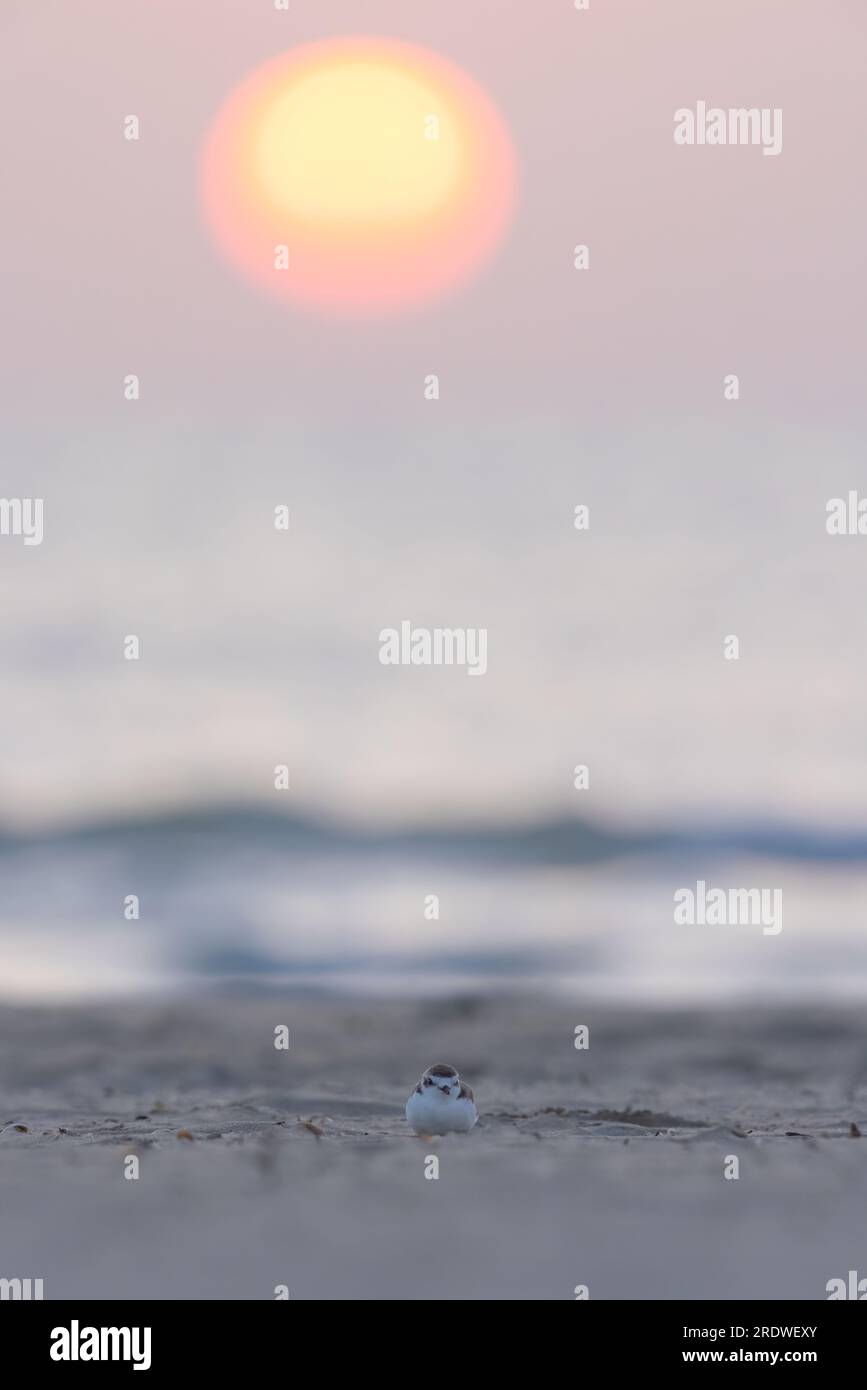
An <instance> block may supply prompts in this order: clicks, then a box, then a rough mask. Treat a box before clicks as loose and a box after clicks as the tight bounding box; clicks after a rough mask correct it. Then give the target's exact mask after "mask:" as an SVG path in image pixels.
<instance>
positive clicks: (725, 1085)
mask: <svg viewBox="0 0 867 1390" xmlns="http://www.w3.org/2000/svg"><path fill="white" fill-rule="evenodd" d="M578 1024H586V1025H588V1026H589V1028H590V1047H589V1049H587V1050H580V1051H579V1050H576V1048H575V1047H574V1030H575V1027H576V1025H578ZM281 1025H285V1026H286V1027H288V1029H289V1039H290V1046H289V1049H288V1050H277V1049H275V1047H274V1030H275V1028H278V1027H279V1026H281ZM434 1061H447V1062H451V1063H453V1064H454V1065H455V1066H457V1067H458V1068H459V1070H460V1071H461V1074H462V1075H463V1076H464V1077H465V1078H466V1079H467V1080H468V1081H469V1083H470V1085H472V1086H473V1088H474V1090H475V1093H476V1097H477V1100H478V1102H479V1109H480V1116H481V1118H480V1122H479V1125H478V1126H477V1127H476V1129H475V1130H474V1131H473V1132H472V1133H471V1134H469V1135H454V1136H448V1137H445V1138H438V1139H435V1140H424V1139H419V1138H417V1137H415V1136H413V1135H412V1134H411V1133H410V1131H409V1129H408V1126H407V1124H406V1121H405V1118H404V1114H403V1107H404V1103H405V1100H406V1096H407V1095H408V1093H409V1091H410V1089H411V1087H412V1085H413V1084H414V1082H415V1080H416V1079H417V1077H418V1075H419V1074H420V1073H421V1071H422V1070H423V1069H424V1067H425V1066H427V1065H430V1064H431V1063H432V1062H434ZM858 1131H861V1132H863V1133H864V1134H865V1135H867V1027H865V1024H864V1020H863V1017H859V1016H857V1015H856V1014H854V1013H850V1014H846V1013H845V1012H844V1011H840V1010H838V1011H835V1012H834V1013H833V1014H832V1013H830V1012H823V1011H816V1010H810V1009H802V1010H797V1011H796V1010H789V1011H785V1012H781V1011H776V1012H771V1013H763V1012H760V1011H758V1010H754V1011H750V1012H744V1011H733V1012H731V1013H726V1012H725V1011H721V1010H717V1011H715V1012H712V1013H711V1012H705V1013H697V1012H696V1013H689V1012H651V1011H648V1012H646V1013H643V1012H640V1011H635V1010H629V1011H624V1010H617V1009H613V1008H609V1007H602V1006H593V1007H592V1008H591V1007H588V1006H585V1007H583V1008H581V1007H576V1006H575V1005H572V1004H568V1003H567V1004H564V1003H563V1002H562V1001H555V1000H543V999H527V998H507V997H501V998H484V999H483V998H478V999H476V998H463V999H459V1000H453V1001H448V1002H444V1001H435V1002H423V1003H396V1002H393V1001H389V1002H378V1001H366V1000H357V999H356V1000H352V1001H347V1000H341V999H335V998H309V997H305V998H289V997H279V996H272V997H256V998H249V997H247V998H237V997H226V998H198V999H195V1000H191V1001H188V1002H180V1001H177V1002H171V1003H163V1004H155V1003H145V1002H136V1003H134V1004H123V1005H119V1004H117V1005H107V1004H100V1005H98V1006H93V1007H90V1008H83V1007H77V1006H76V1007H73V1006H66V1007H60V1008H51V1009H47V1008H35V1007H24V1008H11V1007H6V1008H3V1009H2V1010H0V1250H2V1264H3V1268H2V1269H0V1276H2V1277H6V1278H13V1277H20V1278H24V1277H30V1278H42V1279H43V1280H44V1290H45V1297H46V1298H49V1299H50V1298H66V1297H77V1298H78V1297H81V1298H106V1297H113V1298H122V1299H129V1298H169V1299H184V1298H208V1299H212V1298H213V1299H219V1298H227V1299H271V1298H274V1297H275V1289H277V1288H278V1287H279V1286H281V1285H285V1286H286V1287H287V1288H288V1291H289V1297H290V1298H301V1299H329V1300H330V1299H380V1298H384V1299H518V1300H524V1299H561V1298H565V1299H573V1298H574V1297H575V1289H576V1286H579V1285H586V1286H587V1288H588V1291H589V1296H590V1297H591V1298H648V1297H656V1298H660V1297H661V1298H676V1297H686V1298H697V1299H706V1298H735V1297H738V1298H744V1297H745V1298H754V1299H762V1298H796V1299H822V1298H825V1297H826V1296H827V1295H826V1292H825V1285H826V1283H827V1282H828V1280H829V1279H832V1278H834V1277H837V1276H845V1274H846V1272H847V1271H848V1270H849V1269H853V1268H856V1269H862V1270H863V1269H867V1215H865V1213H867V1143H865V1142H864V1141H863V1140H860V1139H859V1137H858ZM431 1155H433V1156H435V1157H437V1158H438V1160H439V1176H438V1178H437V1179H436V1180H431V1179H428V1178H426V1177H425V1170H426V1166H427V1167H429V1166H430V1165H429V1164H427V1162H426V1161H427V1159H428V1158H429V1156H431ZM131 1156H132V1157H136V1158H137V1159H138V1161H139V1164H138V1167H139V1176H138V1178H137V1179H135V1180H129V1179H126V1178H125V1177H124V1172H125V1168H128V1160H129V1158H130V1157H131ZM732 1157H736V1158H737V1159H738V1164H739V1176H738V1178H737V1179H736V1180H734V1179H727V1178H726V1177H725V1176H724V1170H725V1169H726V1167H727V1166H728V1167H729V1169H730V1168H731V1162H730V1160H731V1158H732Z"/></svg>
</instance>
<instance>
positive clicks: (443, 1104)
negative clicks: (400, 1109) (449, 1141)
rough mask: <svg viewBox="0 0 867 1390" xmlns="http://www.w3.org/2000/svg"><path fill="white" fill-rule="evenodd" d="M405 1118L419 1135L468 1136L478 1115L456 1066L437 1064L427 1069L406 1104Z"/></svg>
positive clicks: (471, 1096)
mask: <svg viewBox="0 0 867 1390" xmlns="http://www.w3.org/2000/svg"><path fill="white" fill-rule="evenodd" d="M406 1118H407V1120H408V1121H409V1123H410V1125H411V1126H412V1128H413V1129H414V1130H415V1132H416V1134H451V1133H453V1132H460V1133H465V1132H466V1131H467V1130H468V1129H472V1127H473V1125H474V1124H475V1123H476V1120H477V1119H478V1118H479V1112H478V1110H477V1109H476V1102H475V1099H474V1097H473V1093H472V1091H471V1090H470V1088H469V1086H465V1085H464V1083H463V1082H462V1081H461V1078H460V1077H459V1076H458V1074H457V1072H456V1071H455V1069H454V1067H449V1066H446V1064H445V1063H444V1062H437V1063H436V1065H435V1066H433V1067H428V1069H427V1071H426V1072H425V1074H424V1076H423V1077H422V1079H421V1081H420V1082H419V1083H418V1085H417V1086H416V1088H415V1090H414V1091H413V1093H412V1095H411V1096H410V1098H409V1100H408V1101H407V1103H406Z"/></svg>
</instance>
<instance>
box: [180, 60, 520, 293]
mask: <svg viewBox="0 0 867 1390" xmlns="http://www.w3.org/2000/svg"><path fill="white" fill-rule="evenodd" d="M514 185H515V171H514V159H513V155H512V149H511V145H510V142H509V138H508V135H507V134H506V131H505V128H504V126H503V123H502V121H501V119H500V117H499V116H498V114H497V112H496V110H495V109H494V107H493V105H492V104H491V102H490V100H489V98H488V97H487V96H486V95H485V94H484V92H483V91H482V90H481V88H480V87H479V86H477V84H476V83H475V82H473V81H472V80H471V79H470V78H469V77H467V76H466V74H464V73H462V72H461V71H460V70H459V69H458V68H456V67H454V66H453V65H452V64H451V63H448V62H446V61H445V60H444V59H443V58H440V57H438V56H437V55H436V54H433V53H430V52H428V51H427V50H425V49H421V48H417V47H415V46H414V45H411V44H407V43H402V42H398V41H396V40H392V39H368V38H353V39H339V40H326V41H324V42H322V43H315V44H309V45H305V46H304V47H300V48H298V49H295V50H293V51H292V52H290V53H287V54H284V55H282V56H281V57H279V58H276V59H274V60H273V61H272V62H269V63H266V64H265V66H264V67H261V68H259V69H257V71H255V72H254V73H252V74H251V76H250V77H249V78H248V79H247V80H246V81H245V82H243V83H242V84H241V86H239V87H238V88H237V89H236V90H235V91H234V92H233V93H232V94H231V96H230V97H229V98H228V100H227V101H226V102H225V104H224V106H223V107H222V109H221V110H220V111H219V113H218V114H217V118H216V120H215V122H214V125H213V127H212V129H211V131H210V135H209V137H208V141H207V145H206V148H205V152H204V157H203V162H202V196H203V200H204V205H205V210H206V213H207V217H208V221H209V223H210V225H211V228H212V230H213V233H214V235H215V237H216V240H217V242H218V244H219V246H220V247H221V249H222V250H223V251H224V253H225V254H226V255H227V256H228V258H229V259H230V261H231V262H232V263H233V264H234V265H236V266H237V267H239V268H240V269H241V270H242V271H243V272H244V273H245V274H246V275H247V276H249V277H250V278H251V279H253V280H254V281H255V282H256V283H257V284H259V285H260V286H262V287H263V288H265V289H266V290H267V291H269V292H270V293H271V294H273V295H276V296H278V297H279V298H282V299H286V300H288V301H290V302H295V303H301V304H307V305H308V306H310V307H314V308H316V307H318V308H321V309H326V310H332V311H334V312H337V313H353V312H360V313H365V312H367V313H371V312H372V313H382V312H388V311H395V310H400V309H403V308H405V307H410V306H412V305H414V304H418V303H421V302H423V301H425V300H429V299H433V298H436V297H437V296H438V295H439V294H441V293H442V292H444V291H445V290H446V289H448V288H450V287H451V286H453V285H456V284H459V283H460V282H462V281H464V280H466V279H467V278H468V277H469V276H470V275H471V274H472V273H473V271H474V270H476V268H477V267H479V266H480V265H481V264H483V263H484V261H485V260H486V259H487V258H488V257H489V255H490V254H491V253H492V251H493V249H494V247H495V246H496V244H497V242H498V240H499V239H500V236H501V235H502V233H503V231H504V229H505V226H506V224H507V222H508V220H509V216H510V213H511V209H512V204H513V199H514ZM282 247H285V248H286V251H285V252H281V251H278V250H277V248H282Z"/></svg>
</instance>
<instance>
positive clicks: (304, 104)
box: [255, 59, 463, 225]
mask: <svg viewBox="0 0 867 1390" xmlns="http://www.w3.org/2000/svg"><path fill="white" fill-rule="evenodd" d="M444 108H445V109H444ZM456 130H457V127H456V121H455V119H454V116H453V113H452V111H451V103H450V102H448V101H445V100H444V94H443V92H442V91H436V90H435V89H434V88H433V87H432V86H431V84H429V83H426V82H424V81H420V80H419V79H418V78H416V77H414V76H413V75H412V74H411V73H406V72H401V71H399V70H395V69H394V68H393V67H391V66H389V65H388V64H385V63H381V62H371V61H370V60H366V59H365V60H361V61H352V60H348V61H344V62H337V63H333V64H332V65H331V66H330V67H328V68H326V69H324V70H322V71H319V72H314V73H311V74H310V75H309V76H307V77H304V78H302V79H301V81H299V82H297V83H295V84H294V85H293V86H291V87H289V88H288V89H287V90H286V91H282V92H279V93H277V95H276V96H275V97H274V99H273V100H272V101H271V102H270V104H269V106H268V107H267V109H266V110H265V111H264V112H263V114H262V117H261V125H260V128H259V131H258V134H257V139H256V150H255V168H256V173H257V176H258V178H259V180H260V181H261V185H262V190H263V193H264V194H265V196H266V197H267V198H268V199H269V200H270V202H271V203H272V205H273V206H274V207H277V208H281V209H282V210H284V211H285V212H288V213H290V214H292V215H293V216H296V217H299V218H300V219H301V220H303V221H305V222H308V223H314V224H315V223H319V224H325V225H334V224H338V225H339V224H342V223H347V222H349V223H354V222H361V223H364V224H366V225H376V224H390V225H394V223H395V222H402V221H414V220H415V219H416V218H418V217H423V216H425V215H426V214H430V213H433V212H435V211H436V210H437V209H438V208H440V207H442V206H443V204H445V203H447V202H448V200H449V199H450V198H451V197H452V196H453V194H454V192H455V190H456V189H457V187H458V186H459V184H460V179H461V173H462V153H463V152H462V148H461V142H460V141H459V139H458V138H457V133H456Z"/></svg>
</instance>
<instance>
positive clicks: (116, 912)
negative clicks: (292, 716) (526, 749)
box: [0, 807, 867, 1004]
mask: <svg viewBox="0 0 867 1390" xmlns="http://www.w3.org/2000/svg"><path fill="white" fill-rule="evenodd" d="M0 876H2V908H0V998H2V999H4V1000H16V999H22V1000H23V999H28V1000H29V999H45V998H48V999H51V998H56V999H63V998H69V999H73V998H88V997H100V996H103V997H104V996H118V995H136V994H140V995H153V994H157V995H163V994H168V993H177V992H179V991H180V992H183V991H186V990H200V989H203V988H204V989H207V990H215V989H216V990H224V989H232V990H235V989H246V990H256V991H263V990H271V989H280V990H283V989H289V990H292V991H303V992H310V991H322V990H326V991H338V992H349V993H367V994H389V993H393V992H395V991H407V992H410V993H412V994H414V995H426V994H431V995H437V994H444V993H453V992H461V991H469V992H481V991H485V992H490V991H492V990H497V989H502V990H509V991H513V990H516V989H518V990H522V989H531V990H554V991H559V992H565V993H566V994H568V995H570V996H572V997H575V998H576V999H581V998H588V997H594V998H610V999H616V1000H622V1001H630V1002H636V1003H645V1004H647V1003H695V1002H701V1001H705V1000H706V1001H709V1002H711V1001H752V1002H755V1001H761V1000H763V999H767V1000H768V1001H769V1002H771V1001H777V1000H783V999H784V1000H785V1001H786V1002H792V1001H793V1000H797V999H799V998H803V999H804V1000H828V999H837V998H839V999H841V1000H843V999H848V1000H852V999H853V998H854V999H858V998H863V997H865V995H867V935H865V933H864V932H863V930H862V927H861V922H862V918H863V911H864V904H865V902H867V839H864V838H858V837H853V836H849V837H822V836H817V837H811V836H809V835H807V834H805V833H803V832H795V831H790V830H787V829H785V828H777V829H769V828H766V829H764V830H759V829H745V830H742V831H740V832H734V831H732V830H728V831H725V832H717V833H711V832H706V833H698V834H676V833H671V834H662V833H650V834H648V835H646V836H642V835H641V834H621V833H619V832H615V831H604V830H601V829H593V828H592V827H590V826H589V825H587V824H585V823H583V822H580V821H577V820H566V819H561V820H550V821H542V822H538V823H534V824H532V825H529V824H528V825H525V826H522V827H521V826H519V827H512V828H507V829H504V828H503V827H502V826H496V825H494V826H492V827H490V828H488V829H486V828H484V827H480V826H478V825H476V826H474V827H472V828H461V827H457V826H452V827H450V828H448V829H443V830H432V829H430V828H427V829H420V830H417V831H416V830H412V829H405V830H402V831H400V832H388V831H359V830H357V829H349V828H341V827H338V826H336V825H334V824H331V823H327V822H324V821H317V820H314V819H309V820H308V819H304V818H290V817H287V816H284V815H281V814H277V813H269V812H267V811H262V810H259V809H253V808H251V809H247V808H243V807H237V808H234V809H232V808H224V809H221V810H214V811H202V812H199V811H191V812H189V813H187V814H177V813H176V814H172V815H170V816H168V815H163V816H154V817H153V818H151V819H146V820H130V821H122V820H117V821H115V822H113V823H103V824H96V825H93V826H90V827H87V828H79V829H76V830H74V831H65V832H63V833H54V834H46V833H15V834H6V835H5V836H3V837H0ZM698 878H702V879H704V880H705V881H706V882H707V883H708V886H709V887H711V886H712V887H722V888H780V889H782V893H783V914H782V922H783V926H782V931H781V932H780V933H779V935H776V936H771V935H765V934H763V932H762V929H761V926H759V925H752V926H750V925H727V926H710V925H692V926H682V925H676V924H675V922H674V915H673V895H674V893H675V891H676V890H677V889H678V888H682V887H690V886H692V887H693V888H694V887H695V883H696V880H697V879H698ZM133 894H135V895H137V897H138V899H139V914H140V915H139V917H138V919H135V918H132V919H128V918H127V917H126V915H125V902H126V900H127V898H128V897H129V895H133ZM430 894H436V895H437V896H438V898H439V919H438V920H428V919H427V918H426V917H425V910H424V909H425V899H426V897H427V895H430Z"/></svg>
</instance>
